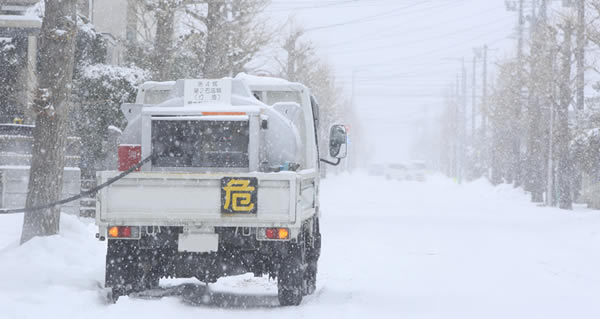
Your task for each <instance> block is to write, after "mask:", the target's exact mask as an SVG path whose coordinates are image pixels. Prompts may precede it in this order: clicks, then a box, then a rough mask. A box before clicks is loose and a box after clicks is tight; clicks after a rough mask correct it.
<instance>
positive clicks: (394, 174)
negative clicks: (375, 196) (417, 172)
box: [385, 163, 408, 181]
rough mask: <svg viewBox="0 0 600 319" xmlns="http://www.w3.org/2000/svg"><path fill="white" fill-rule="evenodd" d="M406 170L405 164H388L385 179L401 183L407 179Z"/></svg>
mask: <svg viewBox="0 0 600 319" xmlns="http://www.w3.org/2000/svg"><path fill="white" fill-rule="evenodd" d="M407 173H408V168H407V167H406V165H405V164H401V163H393V164H389V166H388V168H387V171H386V174H385V177H386V178H387V179H394V180H398V181H402V180H405V179H407Z"/></svg>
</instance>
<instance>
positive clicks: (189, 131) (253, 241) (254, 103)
mask: <svg viewBox="0 0 600 319" xmlns="http://www.w3.org/2000/svg"><path fill="white" fill-rule="evenodd" d="M153 88H155V89H158V90H161V91H163V92H153V93H152V92H151V91H152V89H153ZM166 90H168V94H165V92H164V91H166ZM149 92H150V95H151V96H152V99H150V100H151V101H148V102H151V103H154V104H145V103H148V102H146V100H147V99H146V98H145V97H144V96H148V94H149ZM161 96H162V98H157V97H161ZM261 101H262V102H261ZM136 102H137V103H138V104H123V105H122V111H123V113H124V114H125V116H126V117H127V120H128V125H127V128H126V129H125V130H124V132H123V135H122V137H121V141H120V145H119V170H120V171H124V170H128V169H132V168H133V167H135V165H136V164H137V166H139V167H140V168H139V170H138V171H136V172H133V173H131V174H129V175H126V176H125V177H123V178H122V179H120V180H119V181H118V182H116V183H114V184H112V185H111V186H110V187H107V188H105V189H103V190H101V191H100V192H99V193H98V197H97V198H98V200H97V213H96V223H97V225H98V227H99V232H98V234H97V237H98V238H99V239H100V240H107V242H108V243H107V255H106V282H105V286H106V287H107V288H110V290H111V294H112V298H113V300H114V301H116V299H117V298H118V297H119V296H122V295H126V294H129V293H131V292H137V291H141V290H145V289H150V288H155V287H157V286H158V283H159V279H160V278H163V277H177V278H190V277H196V278H198V279H199V280H200V281H203V282H206V283H211V282H215V281H216V280H217V279H218V278H220V277H223V276H232V275H239V274H243V273H248V272H251V273H254V275H255V276H262V275H268V276H270V277H272V278H277V283H278V297H279V301H280V304H281V305H298V304H300V302H301V301H302V297H303V296H304V295H306V294H310V293H312V292H313V291H314V290H315V287H316V274H317V262H318V259H319V255H320V248H321V232H320V229H319V197H318V195H319V165H320V161H324V162H327V163H330V164H334V165H335V164H337V163H339V161H340V160H341V158H343V157H345V156H346V130H345V128H344V126H342V125H333V126H332V127H331V138H330V156H331V157H333V158H337V162H331V161H328V160H321V159H320V157H319V149H318V139H317V134H316V132H317V125H318V106H317V104H316V101H315V100H314V99H313V98H312V97H311V95H310V91H309V89H308V88H306V87H305V86H303V85H301V84H298V83H290V82H287V81H284V80H279V79H265V78H258V77H252V76H248V75H239V76H237V77H236V78H234V79H231V78H224V79H218V80H178V81H176V82H168V83H164V84H160V83H150V84H147V85H142V87H141V88H140V90H139V93H138V97H137V99H136ZM142 163H144V164H143V165H142ZM140 165H141V166H140ZM120 173H122V172H119V171H104V172H99V173H98V182H99V183H104V182H106V181H108V180H110V179H111V178H114V177H115V176H117V175H119V174H120Z"/></svg>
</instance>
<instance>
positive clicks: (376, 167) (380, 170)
mask: <svg viewBox="0 0 600 319" xmlns="http://www.w3.org/2000/svg"><path fill="white" fill-rule="evenodd" d="M369 175H371V176H384V175H385V165H383V164H373V165H371V166H370V167H369Z"/></svg>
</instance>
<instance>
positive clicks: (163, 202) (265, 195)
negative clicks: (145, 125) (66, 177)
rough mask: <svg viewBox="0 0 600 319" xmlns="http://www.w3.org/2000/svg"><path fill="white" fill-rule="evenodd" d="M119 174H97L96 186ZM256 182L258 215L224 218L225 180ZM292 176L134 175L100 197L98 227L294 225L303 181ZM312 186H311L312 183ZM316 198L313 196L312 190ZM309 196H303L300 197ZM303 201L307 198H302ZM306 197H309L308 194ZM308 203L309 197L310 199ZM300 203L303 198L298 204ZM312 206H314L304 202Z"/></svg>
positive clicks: (253, 174)
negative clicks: (223, 180) (252, 179)
mask: <svg viewBox="0 0 600 319" xmlns="http://www.w3.org/2000/svg"><path fill="white" fill-rule="evenodd" d="M118 174H119V172H113V171H105V172H99V173H98V183H103V182H105V181H106V180H108V179H110V178H112V177H114V176H116V175H118ZM228 177H229V178H230V177H234V178H242V179H243V178H256V179H257V187H256V213H254V214H252V213H242V212H240V213H232V214H224V213H223V211H222V206H223V200H222V198H223V194H222V184H221V181H222V179H223V178H228ZM297 177H298V175H297V174H296V173H292V172H280V173H248V174H194V173H173V172H137V173H132V174H130V175H128V176H126V177H125V178H123V179H121V180H119V181H118V182H116V183H115V184H113V185H111V186H110V187H108V188H107V189H105V190H102V191H101V192H100V193H99V194H98V199H99V200H98V202H97V212H98V213H97V215H96V220H97V224H98V225H99V226H108V225H132V226H133V225H140V226H144V225H146V226H149V225H154V226H188V225H200V224H202V225H211V226H225V227H227V226H256V227H260V226H269V225H273V224H282V223H294V222H295V221H296V204H298V200H297V197H299V196H297V195H296V194H299V193H298V191H297V190H298V189H299V188H300V189H302V188H306V186H305V187H302V186H301V185H299V184H301V181H302V180H301V179H298V178H297ZM313 185H314V184H313ZM311 193H313V194H314V192H311ZM304 195H307V194H304ZM300 197H306V196H300ZM309 197H310V196H309ZM308 200H309V201H310V198H309V199H308ZM301 201H302V200H301ZM306 204H308V205H301V206H304V207H306V206H314V202H313V203H306Z"/></svg>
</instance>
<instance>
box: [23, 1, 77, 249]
mask: <svg viewBox="0 0 600 319" xmlns="http://www.w3.org/2000/svg"><path fill="white" fill-rule="evenodd" d="M76 2H77V1H76V0H62V1H53V0H46V1H45V15H44V20H43V23H42V29H41V34H40V51H39V73H38V88H37V91H36V98H35V101H34V105H33V109H34V111H35V114H36V120H35V130H34V145H33V152H32V155H33V157H32V162H31V170H30V174H29V188H28V191H27V202H26V207H28V208H31V207H37V206H41V205H45V204H48V203H51V202H53V201H56V200H58V199H59V196H60V195H61V193H62V186H63V171H64V163H65V147H66V135H67V124H68V123H67V119H68V115H69V112H70V108H71V106H70V101H69V98H70V96H71V86H72V76H73V64H74V51H75V35H76V21H77V19H76ZM59 225H60V207H53V208H49V209H42V210H36V211H31V212H27V213H25V218H24V222H23V233H22V235H21V243H24V242H26V241H28V240H30V239H31V238H33V237H36V236H49V235H54V234H57V233H58V231H59Z"/></svg>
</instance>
